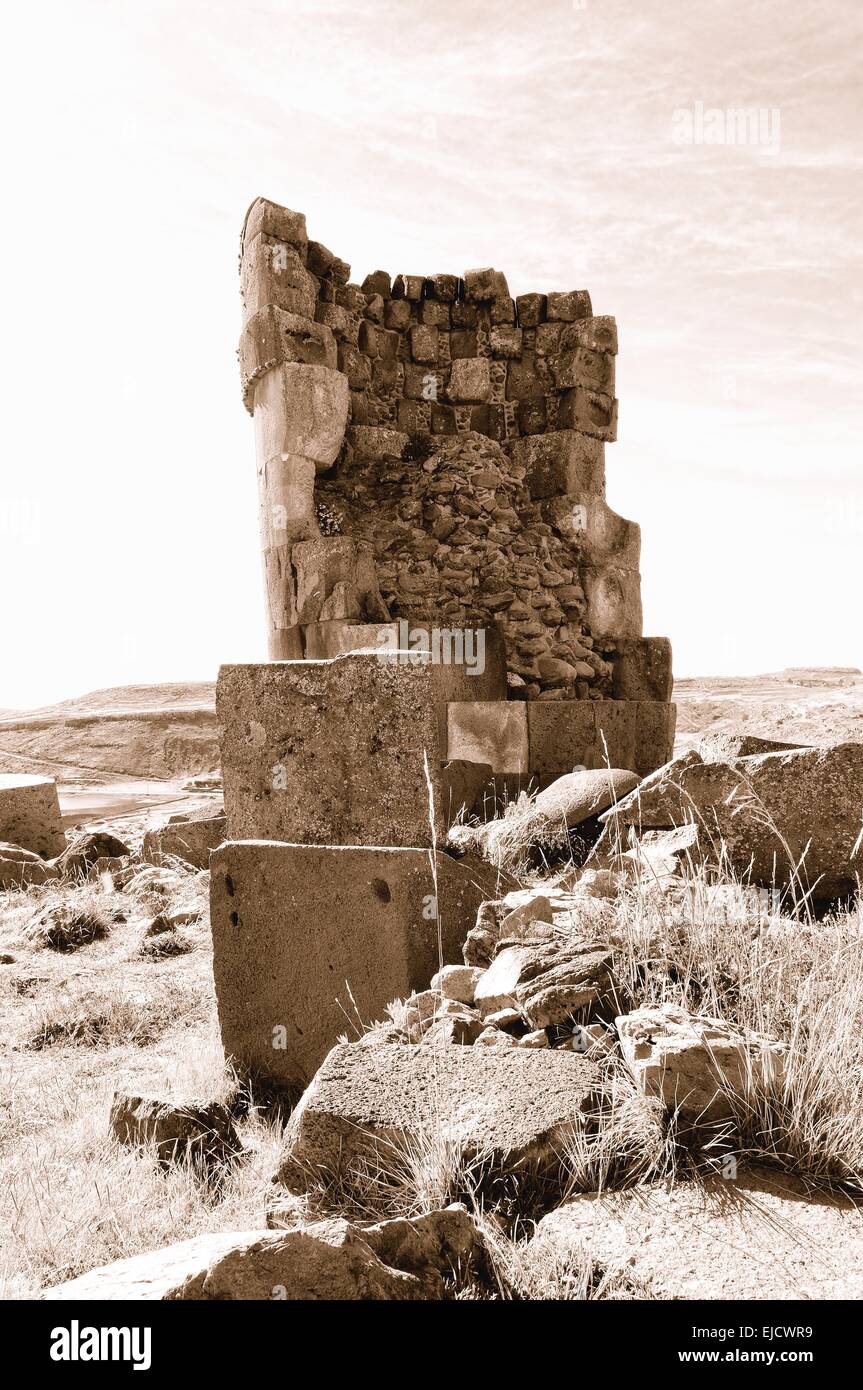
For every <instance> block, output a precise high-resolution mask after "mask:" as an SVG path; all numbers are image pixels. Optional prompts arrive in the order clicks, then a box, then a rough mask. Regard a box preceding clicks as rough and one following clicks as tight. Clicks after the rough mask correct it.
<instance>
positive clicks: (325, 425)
mask: <svg viewBox="0 0 863 1390" xmlns="http://www.w3.org/2000/svg"><path fill="white" fill-rule="evenodd" d="M254 413H255V438H256V442H257V451H258V459H259V460H260V461H261V462H265V461H267V460H269V459H272V458H275V457H276V456H280V455H282V454H293V455H296V456H297V457H299V458H305V459H311V460H312V462H313V463H314V464H315V465H316V467H317V470H318V472H321V471H322V470H323V469H325V468H329V466H330V464H331V463H332V462H333V460H334V459H335V457H336V454H337V453H338V451H339V449H340V448H341V446H342V443H343V441H344V437H345V427H346V426H347V422H348V383H347V380H346V378H345V377H344V376H343V375H342V373H341V372H337V371H334V370H333V369H332V368H331V367H325V366H309V365H308V364H306V363H301V362H283V363H281V364H280V365H279V366H277V367H274V368H273V369H272V370H271V371H268V372H266V373H265V374H264V375H263V376H262V377H261V378H260V380H259V381H257V382H256V383H255V389H254Z"/></svg>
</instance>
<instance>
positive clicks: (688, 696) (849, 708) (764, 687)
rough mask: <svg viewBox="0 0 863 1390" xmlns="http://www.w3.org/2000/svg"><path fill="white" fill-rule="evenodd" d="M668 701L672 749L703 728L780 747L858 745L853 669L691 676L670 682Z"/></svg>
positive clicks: (859, 699) (862, 686)
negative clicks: (671, 702) (673, 706)
mask: <svg viewBox="0 0 863 1390" xmlns="http://www.w3.org/2000/svg"><path fill="white" fill-rule="evenodd" d="M674 699H675V701H676V702H677V741H676V746H677V748H678V749H680V748H687V747H690V746H691V745H692V744H693V743H694V742H695V741H696V739H697V737H698V735H699V734H702V733H705V732H706V731H708V730H709V731H710V732H711V733H734V732H738V731H741V730H743V731H745V732H747V733H750V734H760V735H761V736H762V737H764V738H775V739H778V740H780V741H781V742H783V743H795V742H800V743H810V744H824V743H832V742H834V741H835V740H837V739H838V740H844V741H846V742H863V673H861V672H860V671H858V670H856V669H854V668H853V667H843V666H815V667H792V668H789V669H788V670H786V671H776V672H774V673H772V674H767V675H763V676H695V677H690V678H684V679H681V680H676V681H675V682H674Z"/></svg>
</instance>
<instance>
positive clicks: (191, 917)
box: [144, 908, 201, 936]
mask: <svg viewBox="0 0 863 1390" xmlns="http://www.w3.org/2000/svg"><path fill="white" fill-rule="evenodd" d="M200 916H201V914H200V911H199V910H198V909H197V908H190V909H188V910H186V911H177V912H160V913H158V914H157V915H156V916H155V917H154V918H153V919H152V921H151V922H150V923H149V925H148V926H147V927H146V928H145V930H144V935H145V936H161V935H162V934H163V933H164V932H172V931H176V930H177V927H185V926H187V925H188V924H189V922H197V921H199V920H200Z"/></svg>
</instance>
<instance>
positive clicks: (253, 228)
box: [242, 198, 309, 258]
mask: <svg viewBox="0 0 863 1390" xmlns="http://www.w3.org/2000/svg"><path fill="white" fill-rule="evenodd" d="M258 236H267V237H271V238H272V239H273V241H276V242H283V243H284V244H285V245H286V246H293V247H294V249H295V250H296V251H297V253H298V255H300V256H301V257H303V258H305V256H306V252H307V250H308V244H309V238H308V233H307V232H306V218H305V214H304V213H302V212H293V211H292V210H291V209H290V208H285V207H282V205H281V204H280V203H272V202H270V200H269V198H256V199H255V200H254V202H253V203H252V205H251V207H250V208H249V210H248V212H247V213H246V220H245V222H244V223H243V235H242V246H243V250H245V249H246V247H248V246H250V245H251V244H252V242H253V241H254V239H255V237H258Z"/></svg>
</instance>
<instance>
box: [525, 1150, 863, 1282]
mask: <svg viewBox="0 0 863 1390" xmlns="http://www.w3.org/2000/svg"><path fill="white" fill-rule="evenodd" d="M529 1248H530V1251H531V1254H532V1255H536V1256H537V1257H538V1258H540V1259H541V1260H542V1262H543V1265H544V1266H545V1267H547V1266H550V1265H552V1264H553V1263H554V1262H555V1261H556V1260H565V1259H566V1258H567V1256H568V1255H571V1254H574V1253H575V1252H576V1251H578V1250H585V1251H587V1252H589V1254H590V1255H592V1256H593V1258H594V1259H595V1260H596V1261H597V1262H598V1264H599V1265H600V1266H602V1267H603V1269H605V1270H608V1271H611V1270H616V1269H621V1268H622V1269H624V1270H625V1271H626V1273H628V1274H631V1275H632V1276H633V1277H635V1278H636V1279H638V1280H639V1282H640V1283H641V1282H642V1281H643V1282H644V1283H646V1285H647V1287H648V1289H649V1293H648V1294H646V1295H644V1294H643V1295H642V1296H646V1297H650V1298H656V1299H700V1298H705V1299H755V1300H758V1301H759V1302H760V1301H762V1300H764V1299H860V1298H863V1211H861V1209H860V1208H859V1207H855V1206H854V1205H853V1204H852V1203H851V1202H850V1201H847V1200H845V1199H843V1198H840V1197H835V1196H829V1195H826V1194H812V1193H809V1194H807V1191H806V1189H805V1187H804V1185H803V1184H802V1183H801V1182H799V1181H798V1180H796V1179H795V1178H793V1177H791V1176H789V1175H788V1174H785V1173H782V1172H780V1171H778V1170H774V1169H767V1168H753V1169H750V1170H745V1171H741V1172H739V1173H738V1175H737V1178H736V1179H735V1180H725V1179H722V1178H713V1179H710V1180H709V1181H708V1182H707V1183H706V1184H704V1185H703V1186H702V1185H701V1184H690V1183H680V1184H677V1185H676V1186H673V1187H671V1186H661V1187H651V1188H636V1189H633V1190H630V1191H628V1192H620V1193H606V1194H603V1195H598V1194H590V1195H587V1196H583V1197H577V1198H576V1199H575V1200H574V1201H571V1202H568V1203H566V1205H564V1206H562V1207H559V1208H558V1209H557V1211H554V1212H552V1213H551V1214H550V1215H549V1216H546V1217H543V1219H542V1221H540V1223H539V1226H538V1227H537V1232H536V1236H535V1237H534V1239H533V1241H532V1242H531V1244H530V1247H529Z"/></svg>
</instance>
